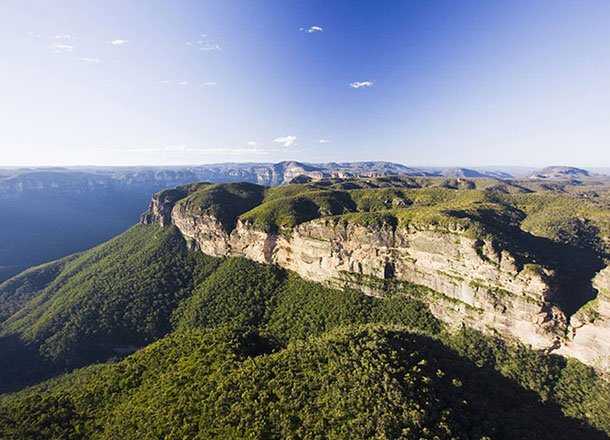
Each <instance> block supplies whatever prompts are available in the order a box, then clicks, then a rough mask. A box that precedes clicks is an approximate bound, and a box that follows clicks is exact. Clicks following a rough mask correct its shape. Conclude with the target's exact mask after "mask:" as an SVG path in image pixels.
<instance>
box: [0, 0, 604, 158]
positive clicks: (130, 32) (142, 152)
mask: <svg viewBox="0 0 610 440" xmlns="http://www.w3.org/2000/svg"><path fill="white" fill-rule="evenodd" d="M608 23H610V2H608V1H595V0H590V1H567V0H552V1H551V0H537V1H520V0H512V1H510V2H501V1H490V0H481V1H468V0H465V1H459V2H458V1H432V0H412V1H370V2H367V1H333V0H326V1H296V0H294V1H292V0H277V1H276V0H261V1H250V0H243V1H230V0H223V1H220V0H219V1H178V0H173V1H169V0H168V1H160V0H146V1H145V0H141V1H128V0H122V1H116V0H105V1H87V2H85V1H61V0H55V1H52V2H51V1H28V0H20V1H17V0H4V1H3V2H2V5H1V6H0V51H1V53H2V57H3V61H2V67H1V69H0V121H1V122H0V152H1V153H2V155H1V156H0V157H2V160H1V163H0V165H4V166H11V165H136V164H140V165H178V164H199V163H211V162H223V161H262V162H269V161H279V160H287V159H296V160H304V161H331V160H336V161H348V160H390V161H397V162H402V163H405V164H408V165H415V166H418V165H419V166H423V165H430V166H447V165H451V166H458V165H459V166H482V165H526V166H541V165H548V164H570V165H576V166H610V152H609V151H610V147H609V140H610V26H608Z"/></svg>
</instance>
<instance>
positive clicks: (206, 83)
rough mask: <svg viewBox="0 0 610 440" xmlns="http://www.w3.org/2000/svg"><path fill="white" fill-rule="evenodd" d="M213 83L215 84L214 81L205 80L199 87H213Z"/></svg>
mask: <svg viewBox="0 0 610 440" xmlns="http://www.w3.org/2000/svg"><path fill="white" fill-rule="evenodd" d="M215 85H217V83H216V82H215V81H206V82H204V83H203V84H201V87H214V86H215Z"/></svg>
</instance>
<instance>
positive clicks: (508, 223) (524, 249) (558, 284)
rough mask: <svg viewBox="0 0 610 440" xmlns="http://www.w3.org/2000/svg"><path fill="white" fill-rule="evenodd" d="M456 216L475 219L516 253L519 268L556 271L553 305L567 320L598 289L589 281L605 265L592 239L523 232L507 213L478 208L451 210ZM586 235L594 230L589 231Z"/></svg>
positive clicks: (506, 247)
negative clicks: (559, 238) (568, 239)
mask: <svg viewBox="0 0 610 440" xmlns="http://www.w3.org/2000/svg"><path fill="white" fill-rule="evenodd" d="M449 214H450V215H452V216H455V217H461V218H470V219H472V220H476V221H478V222H480V223H482V224H483V225H485V227H486V228H487V229H488V230H489V231H490V232H492V234H493V235H494V236H495V237H497V238H498V242H497V243H496V244H497V245H500V246H501V248H503V249H507V250H509V251H510V252H511V254H513V256H515V258H516V260H517V265H518V267H519V270H521V269H523V267H524V265H525V264H527V263H534V264H539V265H541V266H544V267H548V268H550V269H552V270H553V271H554V272H555V276H554V278H553V280H552V282H553V286H552V287H553V288H554V289H555V292H554V295H553V297H552V298H551V301H552V303H553V304H555V305H557V306H559V308H561V310H563V312H564V313H565V315H566V317H567V318H568V319H569V318H570V317H571V316H572V315H573V314H574V313H576V311H578V310H579V309H580V308H581V307H582V306H583V305H585V304H586V303H587V302H589V301H591V300H592V299H595V298H596V296H597V290H596V289H594V288H593V285H592V280H593V277H595V275H596V274H597V273H598V272H599V271H600V270H602V269H603V268H604V267H605V263H604V259H603V256H602V255H601V254H600V252H599V251H598V250H597V249H596V246H595V243H594V241H593V239H590V240H585V241H586V243H585V244H584V245H576V244H571V243H561V242H557V241H554V240H551V239H549V238H545V237H539V236H536V235H533V234H531V233H529V232H526V231H524V230H523V229H521V228H520V227H519V226H517V225H516V224H515V218H512V217H510V215H511V214H510V213H509V214H507V213H500V212H498V211H496V210H493V209H480V210H477V211H476V212H475V213H473V212H463V211H451V212H450V213H449ZM589 234H593V235H594V232H592V231H589Z"/></svg>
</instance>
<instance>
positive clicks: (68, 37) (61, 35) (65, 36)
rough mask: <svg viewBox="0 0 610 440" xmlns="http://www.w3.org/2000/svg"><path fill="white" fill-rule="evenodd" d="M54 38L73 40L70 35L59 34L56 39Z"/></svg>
mask: <svg viewBox="0 0 610 440" xmlns="http://www.w3.org/2000/svg"><path fill="white" fill-rule="evenodd" d="M53 38H55V39H56V40H71V39H72V35H70V34H58V35H55V37H53Z"/></svg>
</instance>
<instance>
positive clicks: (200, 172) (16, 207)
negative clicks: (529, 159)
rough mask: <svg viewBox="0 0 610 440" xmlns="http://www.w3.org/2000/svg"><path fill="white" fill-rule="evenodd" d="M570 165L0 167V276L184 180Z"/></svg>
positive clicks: (524, 172)
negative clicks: (451, 166)
mask: <svg viewBox="0 0 610 440" xmlns="http://www.w3.org/2000/svg"><path fill="white" fill-rule="evenodd" d="M588 174H589V173H588V172H587V171H584V170H578V169H576V168H569V167H551V168H545V169H543V170H540V171H535V170H534V169H531V168H510V167H507V168H506V169H504V168H502V167H488V168H476V169H471V168H439V167H437V168H433V167H408V166H405V165H402V164H398V163H392V162H380V161H370V162H329V163H303V162H296V161H286V162H279V163H220V164H210V165H198V166H182V167H67V168H63V167H53V168H49V167H47V168H18V169H17V168H15V169H8V168H4V169H0V206H1V207H2V209H0V226H2V227H1V228H0V281H2V280H4V279H6V278H8V277H9V276H11V275H14V274H16V273H18V272H20V271H21V270H23V269H25V268H27V267H29V266H32V265H34V264H39V263H43V262H45V261H49V260H52V259H56V258H60V257H62V256H64V255H68V254H71V253H74V252H78V251H81V250H84V249H87V248H89V247H91V246H94V245H95V244H97V243H100V242H102V241H105V240H107V239H109V238H111V237H113V236H114V235H117V234H119V233H120V232H122V231H123V230H125V229H126V228H128V227H129V226H130V225H131V224H133V223H134V222H135V221H136V220H137V218H138V217H139V215H140V213H142V212H143V211H144V210H145V209H146V207H147V204H148V201H149V200H150V196H151V195H152V194H153V193H155V192H157V191H160V190H162V189H164V188H171V187H175V186H178V185H183V184H186V183H191V182H201V181H207V182H214V183H226V182H250V183H257V184H260V185H266V186H277V185H282V184H286V183H289V182H291V181H293V180H295V179H296V180H295V181H296V182H299V181H301V182H304V181H310V180H320V179H324V178H350V177H382V176H397V175H398V176H418V177H436V178H447V179H477V178H493V179H514V178H522V177H527V176H532V177H533V178H534V179H537V180H540V179H544V180H547V179H554V178H558V179H566V178H568V179H575V178H586V177H587V176H588Z"/></svg>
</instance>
